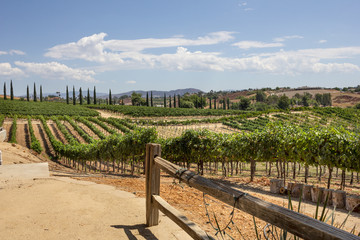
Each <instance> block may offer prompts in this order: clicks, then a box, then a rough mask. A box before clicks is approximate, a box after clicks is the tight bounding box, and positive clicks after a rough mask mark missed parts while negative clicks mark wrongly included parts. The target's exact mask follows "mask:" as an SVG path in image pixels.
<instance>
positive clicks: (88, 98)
mask: <svg viewBox="0 0 360 240" xmlns="http://www.w3.org/2000/svg"><path fill="white" fill-rule="evenodd" d="M87 104H88V105H89V104H90V90H89V88H88V94H87Z"/></svg>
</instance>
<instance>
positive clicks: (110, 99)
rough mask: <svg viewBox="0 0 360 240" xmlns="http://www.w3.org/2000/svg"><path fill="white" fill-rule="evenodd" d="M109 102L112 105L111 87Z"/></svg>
mask: <svg viewBox="0 0 360 240" xmlns="http://www.w3.org/2000/svg"><path fill="white" fill-rule="evenodd" d="M109 104H110V105H112V97H111V89H109Z"/></svg>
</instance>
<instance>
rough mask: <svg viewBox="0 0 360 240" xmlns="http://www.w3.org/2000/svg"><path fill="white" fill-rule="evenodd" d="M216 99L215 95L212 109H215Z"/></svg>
mask: <svg viewBox="0 0 360 240" xmlns="http://www.w3.org/2000/svg"><path fill="white" fill-rule="evenodd" d="M216 99H217V97H214V109H216Z"/></svg>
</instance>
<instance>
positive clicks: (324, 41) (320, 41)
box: [319, 39, 327, 43]
mask: <svg viewBox="0 0 360 240" xmlns="http://www.w3.org/2000/svg"><path fill="white" fill-rule="evenodd" d="M326 42H327V40H324V39H322V40H319V43H326Z"/></svg>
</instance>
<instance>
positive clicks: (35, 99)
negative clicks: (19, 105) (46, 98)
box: [34, 83, 37, 102]
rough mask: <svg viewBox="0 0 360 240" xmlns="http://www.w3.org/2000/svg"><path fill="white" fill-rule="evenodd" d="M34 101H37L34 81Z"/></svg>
mask: <svg viewBox="0 0 360 240" xmlns="http://www.w3.org/2000/svg"><path fill="white" fill-rule="evenodd" d="M36 101H37V98H36V85H35V83H34V102H36Z"/></svg>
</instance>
